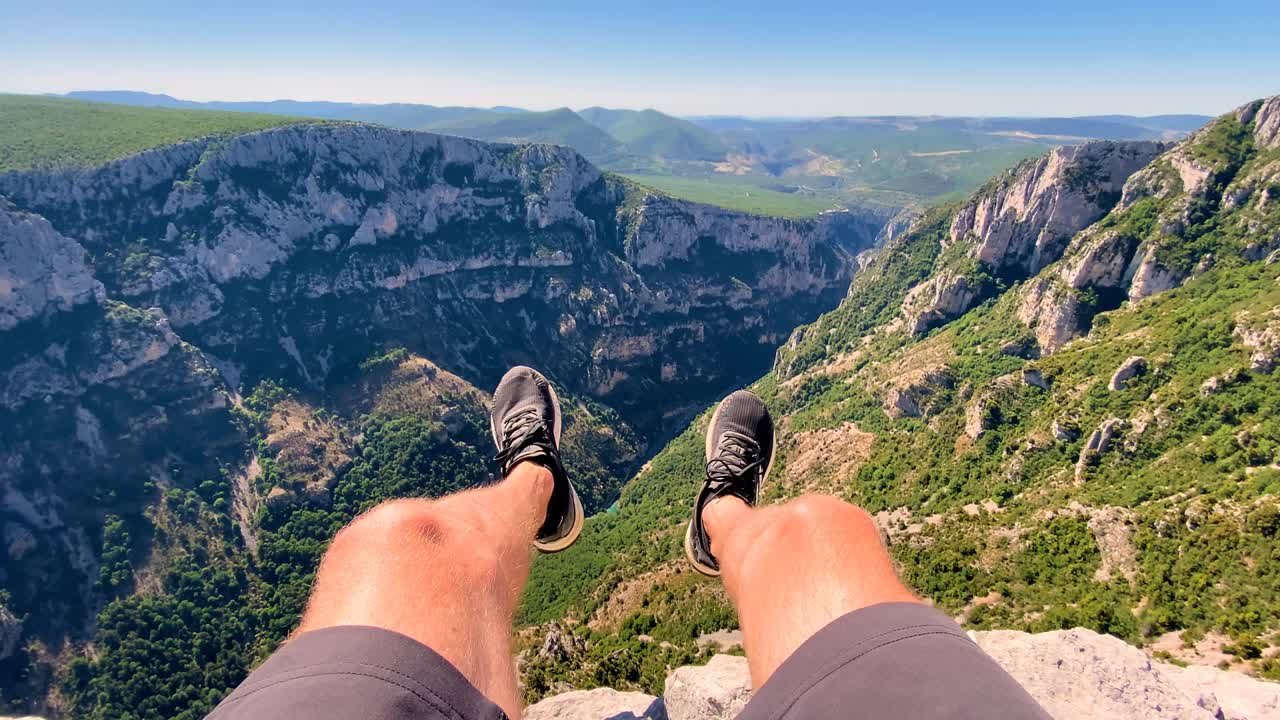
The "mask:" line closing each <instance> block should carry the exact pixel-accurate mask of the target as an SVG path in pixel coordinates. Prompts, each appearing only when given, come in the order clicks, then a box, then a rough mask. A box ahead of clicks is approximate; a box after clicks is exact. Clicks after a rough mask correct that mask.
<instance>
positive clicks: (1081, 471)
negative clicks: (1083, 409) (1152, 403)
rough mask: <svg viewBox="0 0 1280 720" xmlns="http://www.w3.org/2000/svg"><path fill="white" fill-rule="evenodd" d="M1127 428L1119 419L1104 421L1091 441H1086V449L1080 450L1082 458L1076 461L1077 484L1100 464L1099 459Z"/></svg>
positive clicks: (1090, 436)
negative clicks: (1092, 467)
mask: <svg viewBox="0 0 1280 720" xmlns="http://www.w3.org/2000/svg"><path fill="white" fill-rule="evenodd" d="M1124 428H1125V421H1124V420H1121V419H1119V418H1111V419H1109V420H1104V421H1103V423H1102V424H1101V425H1099V426H1098V429H1096V430H1094V431H1093V432H1092V433H1091V434H1090V435H1089V439H1088V440H1086V441H1085V443H1084V447H1082V448H1080V456H1079V457H1078V458H1077V459H1076V470H1075V478H1076V482H1080V481H1082V480H1083V479H1084V476H1085V473H1086V472H1087V471H1088V469H1089V467H1090V466H1092V465H1094V464H1096V463H1097V462H1098V457H1099V456H1100V455H1103V454H1105V453H1106V452H1107V451H1108V450H1110V449H1111V445H1112V443H1113V442H1114V441H1115V439H1116V436H1117V435H1119V434H1120V431H1121V430H1123V429H1124Z"/></svg>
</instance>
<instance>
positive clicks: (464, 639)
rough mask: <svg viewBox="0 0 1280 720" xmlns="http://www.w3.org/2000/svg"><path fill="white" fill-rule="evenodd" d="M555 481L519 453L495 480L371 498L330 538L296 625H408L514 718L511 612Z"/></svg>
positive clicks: (405, 629)
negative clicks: (429, 493)
mask: <svg viewBox="0 0 1280 720" xmlns="http://www.w3.org/2000/svg"><path fill="white" fill-rule="evenodd" d="M551 488H552V479H551V473H550V471H548V470H547V469H546V468H544V467H542V466H540V465H536V464H533V463H529V462H524V463H520V464H519V465H517V466H516V467H515V468H514V469H513V470H512V471H511V474H510V475H508V476H507V478H506V479H505V480H503V481H502V482H501V483H498V484H496V485H492V486H489V487H484V488H478V489H475V490H468V491H466V492H461V493H458V494H455V495H450V496H448V497H444V498H441V499H438V500H395V501H391V502H387V503H383V504H382V505H379V506H377V507H375V508H373V509H372V510H370V511H369V512H367V513H365V514H363V515H361V516H360V517H358V518H356V519H355V520H354V521H352V523H351V524H350V525H348V526H347V527H346V528H344V529H343V530H342V531H341V532H339V533H338V535H337V537H335V538H334V540H333V544H332V545H330V546H329V551H328V552H327V553H325V556H324V560H323V561H322V562H321V564H320V571H319V573H318V574H317V576H316V582H315V588H314V590H313V591H312V594H311V599H310V602H309V603H308V605H307V610H306V612H305V613H304V615H303V618H302V624H301V625H300V626H299V628H298V632H299V633H302V632H307V631H309V630H319V629H321V628H326V627H332V626H337V625H371V626H374V627H380V628H384V629H387V630H392V631H395V632H398V633H400V634H402V635H407V636H409V637H411V638H413V639H414V640H417V641H418V642H421V643H422V644H424V645H426V646H428V647H430V648H431V649H432V650H435V651H436V652H438V653H440V654H441V655H442V656H444V658H445V659H446V660H448V661H449V662H450V663H452V664H453V666H454V667H456V668H458V670H459V671H461V672H462V674H463V675H464V676H465V677H466V678H467V680H469V681H470V682H471V684H472V685H475V686H476V688H477V689H479V690H480V692H481V693H483V694H484V695H485V696H486V697H488V698H489V699H490V700H492V701H494V702H495V703H497V704H498V705H499V706H500V707H501V708H502V709H503V711H505V712H506V713H507V715H508V716H510V717H512V718H519V717H520V695H519V692H518V691H517V688H516V673H515V663H514V660H513V657H512V637H513V633H512V627H511V623H512V615H513V613H514V612H515V607H516V603H517V602H518V601H519V598H520V593H521V591H522V589H523V588H524V584H525V580H526V579H527V578H528V575H529V562H530V554H531V551H530V547H531V543H532V542H533V538H534V535H535V534H536V533H537V530H538V527H539V525H540V524H541V523H542V521H543V518H544V517H545V515H546V507H547V501H548V498H549V497H550V496H551Z"/></svg>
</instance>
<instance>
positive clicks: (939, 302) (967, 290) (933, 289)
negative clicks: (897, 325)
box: [902, 270, 981, 335]
mask: <svg viewBox="0 0 1280 720" xmlns="http://www.w3.org/2000/svg"><path fill="white" fill-rule="evenodd" d="M980 294H981V288H980V287H979V285H978V284H977V283H975V282H974V281H973V280H972V279H970V278H969V277H968V276H966V275H964V274H963V273H959V272H955V271H951V270H945V271H942V272H939V273H938V274H937V275H934V276H933V277H931V278H929V279H928V280H926V281H925V282H923V283H920V284H919V285H917V286H915V287H914V288H912V289H911V291H910V292H908V293H907V296H906V298H904V299H903V301H902V316H903V318H904V320H905V323H904V325H903V328H904V329H905V330H906V331H907V332H908V333H910V334H912V335H920V334H922V333H924V332H926V331H927V330H929V328H932V327H935V326H937V325H940V324H942V323H944V322H946V321H947V320H950V319H952V318H955V317H958V316H960V315H962V314H964V312H965V311H966V310H968V309H969V308H970V307H972V306H973V302H974V301H975V300H977V299H978V297H979V295H980Z"/></svg>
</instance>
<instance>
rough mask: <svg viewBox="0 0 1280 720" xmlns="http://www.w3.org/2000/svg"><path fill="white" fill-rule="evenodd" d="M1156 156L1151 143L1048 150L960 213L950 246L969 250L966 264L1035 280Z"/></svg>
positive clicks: (1156, 147)
mask: <svg viewBox="0 0 1280 720" xmlns="http://www.w3.org/2000/svg"><path fill="white" fill-rule="evenodd" d="M1163 149H1164V146H1163V145H1162V144H1160V143H1156V142H1091V143H1084V144H1081V145H1072V146H1067V147H1059V148H1055V149H1054V150H1052V151H1050V152H1049V153H1048V154H1047V155H1045V156H1043V157H1041V158H1038V159H1037V160H1034V161H1032V162H1030V163H1029V164H1027V165H1024V166H1023V167H1021V168H1020V169H1019V170H1020V171H1019V172H1017V174H1016V175H1014V176H1013V177H1012V178H1010V179H1009V180H1007V181H1006V182H1004V183H1000V184H998V185H997V186H996V187H994V188H990V189H988V190H986V191H983V192H980V193H979V194H978V195H977V196H976V197H975V199H974V200H972V201H970V202H969V203H968V204H967V205H965V206H964V207H963V208H961V209H960V211H959V212H957V213H956V216H955V220H953V221H952V223H951V232H950V240H951V242H952V243H960V242H969V243H971V244H972V248H971V250H970V252H969V254H970V256H971V257H973V258H976V259H977V260H979V261H981V262H983V263H985V264H986V265H988V266H990V267H992V268H994V269H995V270H996V271H997V272H999V273H1001V274H1006V275H1007V274H1013V275H1016V276H1019V277H1027V276H1030V275H1034V274H1035V273H1037V272H1039V271H1040V270H1041V269H1042V268H1043V267H1045V266H1046V265H1048V264H1049V263H1051V262H1053V261H1054V260H1056V259H1058V257H1060V256H1061V255H1062V252H1063V250H1065V249H1066V247H1067V242H1068V241H1069V240H1070V239H1071V236H1072V235H1075V234H1076V233H1077V232H1079V231H1080V230H1083V229H1084V228H1086V227H1088V226H1089V225H1090V224H1092V223H1093V222H1094V221H1096V220H1097V219H1098V218H1100V217H1102V216H1103V215H1104V214H1106V212H1107V211H1108V210H1110V209H1111V207H1112V206H1113V205H1115V203H1116V201H1117V200H1119V198H1120V191H1121V188H1122V187H1123V186H1124V183H1125V181H1126V180H1127V179H1128V178H1129V176H1130V175H1132V174H1133V173H1134V172H1136V171H1137V170H1139V169H1141V168H1142V167H1144V166H1145V165H1146V164H1147V163H1149V162H1151V160H1152V159H1154V158H1155V157H1156V155H1158V154H1159V153H1160V151H1161V150H1163Z"/></svg>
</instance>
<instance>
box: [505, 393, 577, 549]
mask: <svg viewBox="0 0 1280 720" xmlns="http://www.w3.org/2000/svg"><path fill="white" fill-rule="evenodd" d="M534 372H535V373H538V371H537V370H534ZM538 377H540V378H542V381H543V382H544V383H546V384H547V392H549V393H551V404H552V406H553V407H555V409H556V417H555V422H554V423H553V427H552V434H553V435H555V439H556V447H557V448H558V447H560V434H561V431H562V430H563V421H562V413H561V412H560V396H559V395H557V394H556V389H555V388H554V387H552V385H551V381H550V380H547V378H546V376H545V375H543V374H542V373H538ZM489 434H490V435H492V436H493V444H494V445H498V443H499V442H500V441H499V439H498V428H497V426H495V425H494V424H493V413H490V414H489ZM569 492H570V493H571V494H572V496H573V527H571V528H569V533H568V534H567V535H565V536H564V537H562V538H560V539H558V540H553V541H551V542H546V543H541V542H538V541H537V540H534V541H533V546H534V547H535V548H537V549H538V550H539V551H540V552H544V553H558V552H560V551H561V550H564V549H565V548H567V547H569V546H570V545H572V544H574V543H575V542H577V541H578V536H579V535H581V534H582V526H583V524H584V522H585V521H586V513H585V512H583V510H582V500H580V499H579V498H578V489H577V488H575V487H574V486H573V481H572V480H570V481H569Z"/></svg>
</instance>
